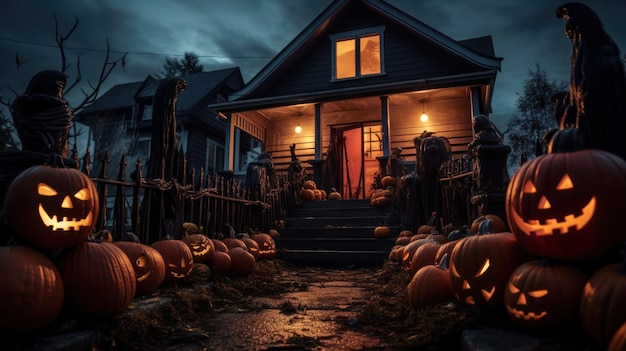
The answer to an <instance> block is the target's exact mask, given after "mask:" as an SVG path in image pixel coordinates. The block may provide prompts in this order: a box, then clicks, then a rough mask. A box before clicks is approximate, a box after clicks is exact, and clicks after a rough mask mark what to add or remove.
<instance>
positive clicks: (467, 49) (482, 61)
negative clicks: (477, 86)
mask: <svg viewBox="0 0 626 351" xmlns="http://www.w3.org/2000/svg"><path fill="white" fill-rule="evenodd" d="M354 2H361V3H362V4H363V5H365V6H366V7H368V8H369V9H370V10H372V11H374V12H376V13H378V14H379V15H381V16H384V17H386V18H388V19H389V20H391V21H393V22H395V23H397V24H398V25H400V26H401V27H403V28H404V29H406V30H407V31H408V32H410V33H413V34H414V35H416V36H420V37H422V38H424V39H425V40H427V41H429V42H431V43H432V44H434V45H435V46H438V47H440V48H441V49H443V50H444V51H446V52H449V53H451V54H454V55H456V56H458V57H461V58H463V59H465V60H467V61H468V62H471V63H473V64H475V65H477V66H479V67H483V68H484V69H487V70H497V71H499V70H500V62H501V61H502V59H501V58H498V57H495V56H494V53H493V45H492V43H491V37H489V36H486V37H482V38H475V39H469V40H465V41H456V40H454V39H452V38H450V37H448V36H446V35H444V34H442V33H441V32H439V31H437V30H435V29H434V28H432V27H430V26H429V25H427V24H425V23H424V22H422V21H419V20H417V19H416V18H414V17H412V16H410V15H409V14H407V13H405V12H403V11H401V10H399V9H398V8H396V7H394V6H392V5H390V4H388V3H386V2H384V1H382V0H335V1H334V2H332V3H331V4H330V5H329V6H328V7H326V9H324V10H323V11H322V13H321V14H320V15H319V16H318V17H316V18H315V19H314V20H313V21H312V22H311V23H310V24H309V25H308V26H307V27H306V28H305V29H304V30H302V31H301V32H300V34H298V35H297V36H296V37H295V38H294V39H293V40H292V41H291V42H290V43H289V44H288V45H287V46H286V47H285V48H283V49H282V50H281V51H280V52H279V53H278V54H277V55H276V56H275V57H274V58H273V59H272V60H271V61H270V62H269V63H268V64H267V65H266V66H265V67H264V68H263V69H262V70H261V71H259V73H257V74H256V75H255V76H254V77H253V78H252V79H251V80H250V81H249V82H248V83H247V84H246V86H245V87H243V88H242V89H241V90H239V91H237V92H236V93H235V94H233V95H231V96H230V99H229V100H230V101H233V102H234V101H237V100H240V99H245V97H246V96H248V95H250V94H251V93H252V92H253V91H254V90H255V89H257V88H258V87H260V86H261V85H262V84H263V83H264V82H265V81H266V80H267V79H268V78H269V77H270V76H272V75H273V74H275V73H276V72H277V71H278V69H279V68H280V67H281V66H283V65H288V64H289V62H290V61H292V60H294V59H296V56H297V55H296V53H297V52H298V51H299V50H300V49H301V48H303V47H305V46H306V45H307V44H308V43H309V42H311V41H314V40H316V39H317V38H318V37H319V36H320V35H321V34H323V31H324V29H325V28H327V27H328V24H329V23H330V22H332V21H333V20H334V19H335V18H336V17H338V16H340V15H341V10H342V9H343V8H345V7H347V6H348V5H351V4H353V3H354Z"/></svg>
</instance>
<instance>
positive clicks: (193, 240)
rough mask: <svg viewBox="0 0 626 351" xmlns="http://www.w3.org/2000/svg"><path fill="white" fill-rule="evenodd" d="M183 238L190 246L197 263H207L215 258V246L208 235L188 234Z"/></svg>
mask: <svg viewBox="0 0 626 351" xmlns="http://www.w3.org/2000/svg"><path fill="white" fill-rule="evenodd" d="M181 240H182V241H183V242H184V243H185V244H187V246H189V249H190V250H191V254H192V255H193V261H194V262H195V263H207V262H209V261H211V259H213V254H214V253H215V246H214V245H213V242H212V241H211V239H209V237H208V236H206V235H204V234H188V235H186V236H184V237H183V238H182V239H181Z"/></svg>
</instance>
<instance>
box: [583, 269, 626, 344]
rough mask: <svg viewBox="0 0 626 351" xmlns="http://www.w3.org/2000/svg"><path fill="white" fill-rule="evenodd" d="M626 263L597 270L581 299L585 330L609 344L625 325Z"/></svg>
mask: <svg viewBox="0 0 626 351" xmlns="http://www.w3.org/2000/svg"><path fill="white" fill-rule="evenodd" d="M624 296H626V264H625V263H612V264H608V265H606V266H603V267H601V268H600V269H598V270H596V271H595V272H594V273H593V274H592V275H591V277H590V278H589V280H588V281H587V284H585V288H584V290H583V294H582V297H581V299H580V312H579V314H580V320H581V321H582V325H583V328H584V329H585V331H586V332H587V334H589V335H590V336H591V337H592V338H594V339H595V340H597V341H600V342H603V343H608V342H609V341H610V340H611V337H612V336H613V335H614V334H615V333H616V332H617V330H618V329H619V327H620V326H621V325H622V324H624V323H625V322H626V303H624Z"/></svg>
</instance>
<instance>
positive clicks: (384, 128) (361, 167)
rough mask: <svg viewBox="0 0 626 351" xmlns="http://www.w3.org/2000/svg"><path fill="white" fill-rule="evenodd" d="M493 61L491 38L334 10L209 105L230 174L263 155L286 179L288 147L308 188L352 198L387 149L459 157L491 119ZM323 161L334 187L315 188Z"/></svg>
mask: <svg viewBox="0 0 626 351" xmlns="http://www.w3.org/2000/svg"><path fill="white" fill-rule="evenodd" d="M501 60H502V59H501V58H498V57H496V56H495V54H494V48H493V43H492V40H491V37H490V36H485V37H480V38H472V39H467V40H461V41H457V40H454V39H451V38H449V37H448V36H446V35H444V34H442V33H440V32H438V31H437V30H435V29H434V28H432V27H430V26H428V25H426V24H425V23H423V22H421V21H419V20H417V19H415V18H413V17H411V16H409V15H408V14H406V13H404V12H402V11H401V10H399V9H398V8H396V7H394V6H391V5H389V4H388V3H386V2H384V1H380V0H336V1H334V2H332V3H331V4H330V5H329V6H328V7H327V8H326V9H325V10H324V11H323V12H322V13H321V14H320V15H319V16H318V17H317V18H316V19H314V20H313V22H312V23H310V24H309V25H308V26H307V27H306V28H305V29H304V30H303V31H302V32H301V33H300V34H298V35H297V36H296V37H295V39H294V40H293V41H291V42H290V43H289V44H288V45H287V46H286V47H285V48H284V49H283V50H282V51H281V52H279V53H278V54H277V55H276V57H275V58H274V59H272V60H271V61H270V62H269V63H268V64H267V65H266V66H265V67H264V68H263V69H262V70H261V71H260V72H259V73H258V74H257V75H256V76H255V77H254V78H253V79H251V80H250V82H248V83H247V84H246V85H245V86H244V87H243V88H242V89H240V90H239V91H237V92H235V93H233V94H231V95H230V96H229V101H228V102H224V103H217V104H214V105H212V106H210V107H211V108H212V109H214V110H215V111H216V112H218V113H219V114H220V115H224V116H226V117H227V118H228V120H229V122H230V123H229V131H228V135H227V145H229V147H228V148H227V152H228V160H227V165H228V169H230V170H232V171H233V172H234V173H235V175H242V174H244V172H245V166H246V160H248V159H250V158H251V157H253V156H254V155H257V154H258V153H259V152H261V151H267V152H269V153H270V154H271V155H272V159H273V161H274V164H275V167H276V168H277V170H286V169H287V167H288V166H289V163H290V161H291V154H290V150H289V146H290V145H292V144H296V155H297V157H298V158H299V159H300V160H301V161H303V162H305V163H304V165H305V166H306V167H307V168H308V169H307V171H308V174H309V175H310V174H311V173H313V179H315V180H316V181H318V184H319V183H320V182H322V183H324V184H325V186H326V187H330V186H333V187H336V188H337V189H342V190H340V191H343V194H344V197H346V198H347V197H348V196H346V195H349V196H350V197H355V196H356V197H361V198H362V197H367V196H369V194H368V192H369V189H370V187H371V183H372V180H373V176H374V173H375V172H376V171H378V170H379V165H380V164H384V163H385V162H386V159H387V158H388V157H389V155H390V154H391V152H392V151H393V150H395V149H396V148H402V149H403V151H402V154H401V155H402V156H403V157H404V158H405V160H407V161H415V155H416V151H415V146H414V144H413V139H414V138H415V137H417V136H419V135H420V134H421V133H422V132H423V131H425V130H426V131H428V132H435V133H436V135H437V136H442V137H446V138H447V139H449V141H450V143H451V145H452V151H453V153H454V155H456V156H457V157H460V156H462V155H465V154H467V151H468V148H467V146H468V144H469V143H470V142H472V140H473V134H474V133H473V131H472V117H473V116H474V115H477V114H484V115H487V116H488V115H489V113H490V112H491V98H492V95H493V89H494V83H495V79H496V75H497V72H498V71H499V70H500V63H501ZM423 113H426V114H427V115H428V120H427V121H422V120H420V116H421V115H422V114H423ZM296 126H299V127H301V131H300V132H296ZM342 140H345V143H341V141H342ZM338 145H340V147H338ZM329 146H330V148H329ZM330 153H332V155H331V154H330ZM331 156H332V157H331ZM330 158H332V159H338V161H335V162H334V164H333V167H335V168H337V167H339V168H341V170H339V171H338V172H339V174H340V176H339V178H341V179H339V180H336V181H335V183H334V184H326V183H327V182H325V181H326V180H327V179H322V178H321V170H322V169H323V168H324V167H323V163H324V162H330V161H329V159H330ZM325 190H327V191H328V190H329V189H325Z"/></svg>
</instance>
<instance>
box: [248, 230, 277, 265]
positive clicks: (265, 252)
mask: <svg viewBox="0 0 626 351" xmlns="http://www.w3.org/2000/svg"><path fill="white" fill-rule="evenodd" d="M250 238H251V239H252V240H254V241H256V242H257V244H259V256H258V258H259V259H266V258H274V257H276V242H275V241H274V238H272V236H271V235H269V234H266V233H257V234H253V235H252V236H251V237H250Z"/></svg>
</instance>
